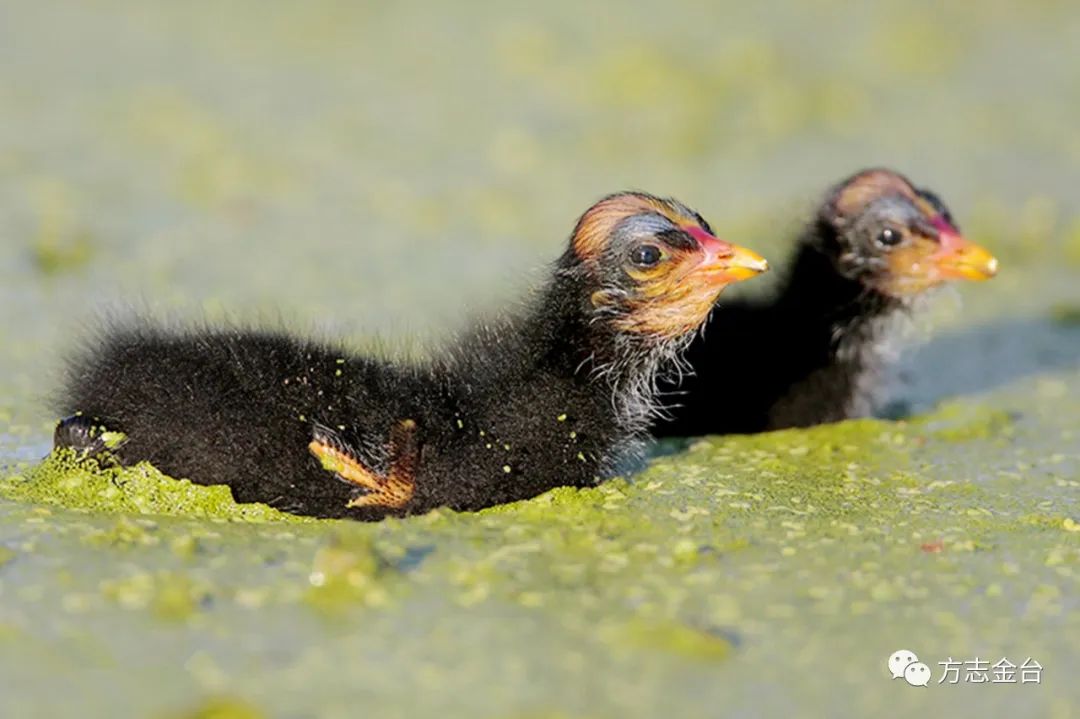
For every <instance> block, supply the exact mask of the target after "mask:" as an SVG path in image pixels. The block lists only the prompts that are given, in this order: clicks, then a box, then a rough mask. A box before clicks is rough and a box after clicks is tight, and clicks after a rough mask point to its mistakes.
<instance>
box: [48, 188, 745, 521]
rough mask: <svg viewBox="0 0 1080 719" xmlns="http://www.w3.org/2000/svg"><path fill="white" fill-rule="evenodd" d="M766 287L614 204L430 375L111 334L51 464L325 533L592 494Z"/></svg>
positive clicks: (337, 354) (719, 244)
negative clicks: (658, 395)
mask: <svg viewBox="0 0 1080 719" xmlns="http://www.w3.org/2000/svg"><path fill="white" fill-rule="evenodd" d="M765 269H766V264H765V261H764V260H763V259H762V258H761V257H759V256H758V255H756V254H754V253H753V252H750V251H749V250H745V249H743V248H740V247H736V246H733V245H731V244H728V243H727V242H724V241H721V240H719V239H717V238H716V237H714V236H713V234H712V231H711V230H710V229H709V226H708V225H707V224H706V223H705V221H704V220H703V219H702V218H701V216H700V215H698V214H697V213H696V212H694V211H693V210H691V209H689V208H688V207H686V206H685V205H683V204H681V203H679V202H677V201H675V200H671V199H660V198H657V197H653V196H651V195H647V194H644V193H621V194H616V195H612V196H610V197H607V198H605V199H603V200H601V201H600V202H599V203H597V204H596V205H594V206H593V207H592V208H591V209H589V210H588V211H587V212H586V213H585V214H584V215H583V216H582V217H581V219H580V220H579V221H578V223H577V226H576V228H575V230H574V232H573V235H572V236H571V238H570V243H569V247H568V248H567V250H566V251H565V253H564V254H563V255H562V257H561V258H560V259H559V260H558V261H557V262H556V264H555V267H554V270H553V272H552V273H551V278H550V280H549V281H548V282H547V283H546V286H545V287H543V288H542V290H541V291H540V292H538V293H537V294H536V295H535V296H534V297H533V298H532V301H531V302H530V304H529V305H528V308H527V309H526V310H524V311H522V312H521V313H520V314H518V315H517V316H512V317H505V318H503V319H501V320H498V321H495V322H493V323H488V324H479V325H477V326H476V327H474V328H473V329H472V330H471V331H469V332H468V333H466V334H465V335H464V336H462V337H461V338H459V339H458V340H457V341H456V342H454V343H452V344H451V345H450V346H449V347H447V348H446V349H445V350H444V351H443V352H440V353H437V355H436V356H437V357H438V359H437V360H434V361H433V362H431V363H429V364H424V365H405V364H401V363H397V362H394V361H390V360H387V359H384V358H380V357H370V356H356V355H354V354H350V353H348V352H346V351H345V350H344V349H342V348H340V347H338V346H335V345H332V344H323V343H319V342H314V341H309V340H305V339H299V338H296V337H292V336H289V335H286V334H281V333H272V332H263V331H248V330H242V329H209V330H186V331H172V330H166V329H161V328H156V327H153V326H149V325H146V324H143V325H136V326H128V327H122V328H117V329H112V330H109V331H107V332H106V333H105V334H104V336H103V337H102V338H101V340H100V342H99V343H98V344H97V345H96V346H95V347H93V348H92V349H91V350H90V351H88V352H85V353H84V354H83V355H82V356H79V357H76V358H75V359H74V360H72V361H71V362H70V371H69V375H68V381H67V385H66V389H65V390H64V391H63V400H62V406H61V410H62V412H63V413H64V414H69V415H72V416H70V417H68V418H67V419H65V420H63V421H62V422H61V423H60V424H59V425H58V427H57V431H56V438H55V444H56V446H57V447H70V448H73V449H75V450H76V451H78V452H80V453H81V454H83V455H84V456H91V455H97V456H98V457H99V458H102V459H103V460H104V458H105V457H109V458H112V459H114V460H115V461H119V462H121V463H123V464H132V463H136V462H141V461H148V462H150V463H152V464H153V465H155V466H156V467H158V468H159V469H160V470H161V471H163V472H164V473H166V474H168V475H171V476H174V477H186V478H189V479H191V480H192V481H194V482H197V483H199V484H208V485H209V484H220V485H228V486H230V487H231V488H232V492H233V495H234V497H235V498H236V500H237V501H239V502H265V503H267V504H269V505H271V506H273V507H276V508H278V509H281V510H284V511H288V512H292V513H297V514H304V515H313V516H318V517H348V518H352V519H359V520H377V519H380V518H383V517H386V516H401V515H407V514H415V513H420V512H425V511H428V510H430V509H432V508H435V507H441V506H446V507H450V508H453V509H457V510H476V509H480V508H483V507H488V506H491V505H494V504H498V503H503V502H509V501H513V500H519V499H525V498H529V497H533V496H535V495H537V494H540V493H542V492H544V491H546V490H548V489H551V488H553V487H556V486H561V485H568V486H578V487H580V486H587V485H592V484H594V483H595V482H596V481H597V480H598V479H600V478H602V477H604V476H605V475H606V474H608V473H609V472H611V471H612V469H613V468H614V467H615V465H616V464H617V463H618V462H619V460H620V459H621V458H623V457H624V456H625V455H626V454H627V453H628V452H632V451H633V450H634V449H635V448H636V447H638V446H639V445H640V443H641V441H642V440H643V439H644V438H645V437H647V430H648V425H649V422H650V420H651V419H652V417H653V414H654V412H655V411H656V401H655V384H656V381H657V378H658V377H659V376H660V375H661V374H663V373H664V372H667V371H671V370H673V368H674V367H675V365H676V362H677V361H678V359H677V358H678V356H679V354H680V352H681V351H682V350H683V349H684V348H685V347H686V345H687V344H688V343H689V342H690V340H691V339H692V337H693V336H694V333H695V332H696V331H697V329H698V328H699V326H700V325H701V323H702V322H703V321H704V320H705V318H706V317H707V316H708V314H709V312H710V310H711V309H712V307H713V304H714V302H715V301H716V298H717V296H718V295H719V294H720V292H721V290H722V289H723V288H724V287H725V286H726V285H727V284H729V283H731V282H737V281H739V280H743V279H746V278H749V277H751V276H753V275H756V274H758V273H760V272H762V271H763V270H765Z"/></svg>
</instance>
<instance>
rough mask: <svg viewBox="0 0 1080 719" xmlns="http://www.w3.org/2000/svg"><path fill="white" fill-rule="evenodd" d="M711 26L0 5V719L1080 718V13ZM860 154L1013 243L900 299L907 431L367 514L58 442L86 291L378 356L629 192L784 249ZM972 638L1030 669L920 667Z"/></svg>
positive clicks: (577, 13)
mask: <svg viewBox="0 0 1080 719" xmlns="http://www.w3.org/2000/svg"><path fill="white" fill-rule="evenodd" d="M710 7H711V9H709V10H707V11H706V10H700V9H697V8H692V7H691V6H689V5H688V6H686V7H682V8H680V7H671V6H670V5H669V4H664V6H663V7H662V8H661V7H660V6H654V5H652V4H650V3H647V2H631V3H620V4H618V6H617V7H615V6H608V5H604V4H600V5H595V4H594V5H590V6H589V7H588V8H582V7H579V6H577V5H573V6H571V5H567V4H565V3H559V2H556V3H548V4H545V6H544V7H543V8H533V9H530V10H529V12H528V13H526V12H524V11H520V12H519V11H516V10H512V9H503V10H501V11H500V12H498V13H495V12H493V11H492V10H491V9H490V8H488V7H484V6H482V5H481V4H473V3H456V4H454V6H453V8H451V7H450V6H447V7H445V8H444V7H442V6H429V5H419V4H412V3H404V4H402V3H398V4H395V5H393V6H392V7H385V8H374V7H372V8H364V7H360V6H356V5H351V4H350V5H346V4H337V3H330V2H325V3H322V2H320V3H315V4H307V5H304V6H303V7H301V6H296V5H290V4H285V3H259V4H257V6H256V4H254V3H238V4H237V3H233V4H230V5H228V6H227V7H219V6H218V5H217V4H214V5H213V6H211V4H209V3H206V4H201V3H194V4H192V3H188V4H184V5H176V4H162V5H146V4H134V3H128V2H121V1H120V0H109V1H107V2H104V3H98V4H96V5H95V7H94V8H93V9H80V8H76V7H70V6H68V7H64V6H60V5H50V4H47V3H37V4H29V3H26V4H21V5H19V4H14V5H11V6H9V7H5V8H4V9H3V10H0V18H2V20H3V21H2V22H0V59H2V60H3V62H2V63H0V107H2V108H3V113H4V118H5V122H4V123H0V193H2V196H3V197H4V198H5V203H4V204H5V206H6V208H7V212H5V213H0V235H2V236H3V238H4V241H2V242H0V299H2V300H3V302H0V466H4V467H6V468H7V469H6V470H5V471H3V472H2V474H3V475H5V476H6V478H5V479H4V480H2V482H0V716H20V717H21V716H133V717H155V718H156V717H169V718H173V717H177V718H179V717H184V718H185V719H186V718H194V717H230V718H239V717H278V716H281V717H306V716H320V717H323V716H328V717H334V716H341V717H352V716H358V715H372V716H376V715H377V716H381V717H394V716H401V717H425V716H470V717H499V718H500V719H501V718H507V717H509V718H513V719H524V718H526V717H528V718H540V717H545V718H553V717H574V718H584V717H638V716H640V717H652V716H688V717H689V716H815V715H819V716H830V717H834V716H857V717H865V716H901V715H902V716H939V715H945V714H946V713H948V714H951V715H956V716H966V715H975V714H978V715H981V716H1051V717H1071V716H1075V715H1077V714H1078V713H1080V690H1078V688H1077V686H1078V685H1077V684H1076V682H1075V681H1074V680H1073V677H1075V675H1076V673H1077V671H1080V653H1078V651H1077V649H1076V645H1077V637H1080V611H1078V610H1080V607H1078V606H1077V605H1078V597H1080V586H1078V584H1080V561H1078V560H1080V503H1078V501H1077V497H1078V490H1080V437H1078V434H1077V433H1078V432H1080V362H1078V359H1077V358H1078V357H1080V327H1078V325H1077V323H1076V322H1075V319H1074V316H1075V314H1076V311H1075V308H1076V307H1077V306H1080V297H1078V296H1077V294H1076V289H1075V279H1074V278H1075V276H1076V272H1077V270H1078V268H1080V204H1078V202H1080V199H1078V197H1077V195H1076V193H1075V188H1076V187H1077V186H1080V135H1078V134H1077V128H1076V124H1075V112H1074V110H1075V106H1076V102H1077V101H1078V99H1080V98H1077V97H1075V93H1072V94H1070V90H1069V88H1075V87H1080V76H1078V73H1080V63H1078V62H1073V61H1071V59H1070V55H1071V56H1072V59H1075V52H1074V51H1073V50H1071V48H1073V47H1075V42H1072V41H1071V39H1070V38H1072V37H1074V36H1075V35H1076V33H1077V31H1078V29H1080V14H1078V13H1077V11H1076V10H1075V8H1073V7H1072V6H1071V5H1070V4H1068V3H1058V2H1052V1H1049V0H1047V1H1045V2H1037V3H1028V4H1023V5H1021V4H1016V5H1015V6H1013V5H1010V4H1007V3H997V4H992V5H989V6H986V7H985V8H983V9H982V10H981V11H980V12H979V13H978V14H973V13H972V12H971V11H970V9H967V8H966V7H963V6H960V5H957V6H956V7H955V8H954V7H950V8H948V9H945V10H938V9H935V7H934V5H932V4H930V3H919V2H916V3H911V2H905V3H899V2H896V3H877V4H874V5H873V6H872V7H865V8H862V9H859V10H858V11H857V12H856V11H854V10H853V9H852V7H851V6H850V5H849V4H846V3H833V2H822V3H815V4H808V5H806V6H798V7H793V6H791V5H790V4H779V3H776V4H772V3H764V4H762V3H756V4H742V3H716V4H713V5H712V6H710ZM658 18H662V20H663V21H662V22H660V21H658ZM1017 107H1022V108H1023V111H1022V112H1021V111H1018V110H1017ZM870 163H874V164H876V163H883V164H894V165H896V166H898V167H899V168H900V169H902V170H905V171H908V172H910V174H911V175H912V176H913V177H914V178H915V179H916V180H917V181H925V182H927V184H929V185H930V186H931V187H933V188H934V189H936V190H939V191H940V192H941V194H942V195H943V196H944V197H945V198H946V200H947V201H948V202H949V204H950V206H951V207H952V209H953V210H954V213H955V214H956V215H957V217H958V218H959V220H960V223H961V225H962V226H963V227H964V229H965V231H966V232H967V233H968V234H969V235H970V236H972V238H973V239H977V240H979V241H980V242H982V243H984V244H986V245H987V246H989V247H991V248H992V249H993V250H994V251H995V253H997V254H998V255H999V256H1000V258H1001V260H1002V265H1003V271H1002V275H1001V276H1000V277H999V278H997V279H995V280H994V281H993V282H992V283H989V284H985V285H980V286H967V287H962V288H960V290H959V293H958V294H960V295H962V298H963V303H962V305H961V304H960V303H958V302H956V301H955V299H951V298H955V296H956V294H957V293H954V294H952V295H949V294H947V295H946V297H944V298H943V299H942V301H941V302H939V303H938V309H937V310H936V311H934V312H932V313H931V315H930V316H929V317H928V318H926V319H925V320H924V321H921V322H919V323H918V325H917V331H916V333H915V335H916V336H915V337H914V338H912V339H914V340H922V343H921V344H920V345H919V346H918V347H916V348H915V349H913V350H911V351H909V352H908V353H907V354H906V355H905V357H904V361H903V363H902V366H901V367H900V371H899V374H900V381H899V382H898V384H897V386H896V388H895V389H894V391H893V393H892V396H893V397H894V400H895V401H894V402H893V403H892V404H891V405H890V408H889V411H888V415H889V416H892V417H902V418H904V419H900V420H893V421H887V420H865V421H858V422H849V423H843V424H839V425H834V426H830V427H821V428H815V429H811V430H804V431H786V432H779V433H772V434H767V435H760V436H755V437H718V438H706V439H702V440H696V441H690V442H668V443H665V444H664V445H662V446H660V447H658V448H657V451H656V452H655V455H656V456H655V458H654V459H653V461H651V462H650V463H649V465H648V466H647V467H646V468H645V469H644V470H643V471H641V472H639V473H636V474H633V475H632V476H629V477H626V478H621V479H615V480H612V481H610V482H607V483H605V484H603V485H601V486H599V487H597V488H595V489H590V490H583V491H578V490H567V489H563V490H556V491H554V492H551V493H549V494H547V495H544V496H542V497H539V498H537V499H535V500H532V501H529V502H521V503H517V504H513V505H509V506H506V507H498V508H493V509H491V510H488V511H485V512H481V513H477V514H455V513H452V512H446V511H440V512H435V513H433V514H431V515H427V516H424V517H417V518H411V519H408V520H391V521H387V522H383V523H380V524H376V525H357V524H350V523H342V522H316V521H299V520H297V519H296V518H293V517H289V516H286V515H282V514H280V513H277V512H275V511H273V510H271V509H269V508H267V507H262V506H258V505H237V504H235V503H233V502H232V501H231V499H230V497H229V496H228V493H227V491H225V490H224V489H222V488H207V487H199V486H196V485H192V484H190V483H187V482H183V481H177V480H174V479H172V478H167V477H164V476H163V475H161V474H160V473H159V472H157V471H156V470H154V469H153V468H152V467H149V466H145V465H143V466H139V467H135V468H131V469H123V470H119V469H113V470H106V471H98V472H95V471H90V470H87V469H86V468H78V467H74V466H73V465H72V464H71V463H70V462H69V461H67V460H65V459H64V458H51V459H49V460H47V461H46V462H45V463H44V464H41V463H39V460H40V459H41V457H43V456H44V455H45V454H46V452H47V450H48V446H49V438H50V435H51V431H52V422H53V421H54V420H55V418H54V417H52V416H51V415H50V413H49V411H48V409H47V403H46V400H45V398H46V396H47V395H48V393H49V392H50V391H51V390H52V388H53V387H54V386H55V382H56V376H57V369H58V367H59V365H60V362H59V359H58V358H59V356H60V355H61V354H62V353H63V352H64V351H66V350H67V349H68V348H70V347H71V346H72V344H73V343H74V341H75V338H77V337H80V336H85V334H86V332H87V331H88V329H87V328H88V326H89V325H91V324H92V317H93V314H94V312H95V311H96V308H101V307H110V306H112V307H115V304H114V303H116V302H118V301H119V302H120V303H121V304H122V309H120V310H115V309H114V310H113V311H114V312H119V313H120V314H123V313H124V312H127V311H129V310H127V309H123V307H130V306H131V305H134V306H135V307H142V306H148V307H150V308H152V309H153V310H155V311H156V312H158V313H161V314H177V315H180V316H184V317H192V316H203V315H209V316H210V317H222V316H226V315H229V316H236V315H239V316H241V317H244V318H261V319H263V320H266V321H273V322H280V321H282V320H281V319H280V318H279V317H278V316H277V314H278V313H279V312H280V314H282V315H284V316H285V320H284V322H285V323H286V324H289V325H290V326H294V327H297V328H299V329H305V330H307V329H310V330H312V331H315V332H322V333H333V334H345V335H348V336H350V337H353V338H354V339H355V341H356V343H357V344H366V343H369V342H371V341H378V342H382V343H386V342H394V343H398V342H401V341H403V340H402V338H408V337H411V336H413V335H414V334H417V333H421V332H422V331H423V332H428V331H430V333H439V332H445V331H447V327H448V326H453V325H456V324H457V323H459V322H460V321H461V317H463V316H464V315H465V314H466V313H467V309H466V306H468V305H472V306H473V307H474V308H475V307H476V306H478V305H483V306H489V307H488V308H489V309H490V305H491V304H493V303H494V304H496V305H498V304H502V303H504V302H506V301H508V300H507V299H506V298H509V297H510V296H511V295H512V294H515V293H518V292H520V286H521V285H522V284H524V283H526V282H527V279H526V277H527V272H526V270H527V269H528V268H529V267H530V266H539V265H541V264H542V263H543V262H545V261H547V260H548V259H550V258H551V257H553V256H554V255H555V253H556V252H558V251H559V250H560V249H561V243H562V241H563V238H564V237H565V235H566V233H567V232H568V231H569V229H570V225H571V224H572V221H573V218H574V216H575V215H576V213H578V212H580V211H581V210H582V209H584V207H585V206H586V205H588V203H589V202H590V201H591V200H592V199H594V198H595V197H597V196H598V195H600V194H603V193H605V192H608V191H611V190H614V189H619V188H622V187H626V186H636V187H642V188H646V189H650V190H655V191H660V192H669V193H671V194H675V195H677V196H679V197H681V198H683V199H685V200H686V201H688V202H690V203H691V204H693V205H695V206H696V207H698V208H699V209H700V210H701V211H702V212H703V213H704V214H705V216H706V217H708V218H709V219H710V221H711V222H712V224H713V225H714V226H715V227H716V228H717V230H718V231H719V232H720V234H721V235H722V236H725V237H727V238H729V239H731V240H733V241H738V242H740V243H742V244H747V245H750V246H752V247H755V248H757V249H760V250H761V251H762V252H763V253H764V254H766V255H767V256H769V257H770V258H773V257H782V256H783V254H784V252H785V247H786V245H785V244H784V238H785V232H787V231H788V228H790V227H793V226H795V225H796V224H797V222H798V220H799V218H800V216H801V215H802V214H803V213H804V211H805V208H806V207H807V203H808V202H810V201H811V198H813V197H814V196H815V195H816V193H818V192H820V190H821V189H822V187H823V186H824V185H825V184H827V183H828V182H831V181H832V180H833V179H835V178H837V177H839V176H841V175H842V174H845V173H847V172H850V171H851V170H853V169H855V168H857V167H859V166H861V165H864V164H870ZM774 264H779V263H774ZM508 270H509V271H508ZM767 282H768V280H766V279H763V280H759V281H757V282H756V283H750V284H748V285H747V286H746V288H745V291H750V292H753V291H758V290H760V288H761V287H763V286H765V285H766V284H767ZM752 284H758V285H759V287H758V288H754V287H752V286H751V285H752ZM742 289H743V288H740V290H738V291H742ZM732 294H734V292H733V293H732ZM493 298H498V299H497V300H496V299H493ZM931 320H932V321H931ZM402 323H404V324H402ZM931 325H932V326H934V327H935V328H936V329H935V331H934V333H933V334H932V335H930V334H929V329H928V328H929V327H930V326H931ZM376 331H377V332H381V333H382V334H383V335H384V337H383V339H377V340H373V335H372V333H373V332H376ZM403 349H404V350H408V351H413V348H410V347H403ZM415 351H418V352H422V351H424V350H423V348H422V347H421V348H418V349H416V350H415ZM900 648H904V649H909V650H911V651H914V652H915V653H917V654H918V655H919V657H920V658H921V659H922V661H924V662H926V663H927V664H929V665H930V666H931V669H932V670H933V672H934V677H933V681H932V682H931V684H930V686H928V687H926V688H913V687H910V686H907V685H906V684H904V683H903V682H901V681H893V680H891V679H890V678H889V673H888V670H887V668H886V665H885V661H886V659H887V657H888V656H889V654H891V653H892V652H893V651H895V650H897V649H900ZM976 656H977V657H980V658H982V659H986V660H989V661H990V662H995V661H997V660H998V659H1000V658H1002V657H1007V658H1009V659H1010V660H1011V661H1013V662H1014V663H1016V664H1020V663H1021V662H1023V661H1024V660H1025V659H1026V658H1027V657H1032V658H1034V659H1036V660H1038V661H1039V662H1040V663H1041V664H1042V666H1043V667H1044V671H1043V676H1042V683H1041V684H1040V685H1033V684H1027V685H1020V684H1009V685H1005V684H985V685H979V684H970V683H966V682H961V683H959V684H956V685H950V684H947V683H946V684H938V683H937V680H938V679H939V678H940V676H941V669H942V668H941V667H940V666H938V664H937V662H941V661H945V660H946V659H947V658H949V657H952V658H954V659H965V660H971V659H974V658H975V657H976Z"/></svg>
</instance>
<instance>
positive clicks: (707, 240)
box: [682, 225, 734, 257]
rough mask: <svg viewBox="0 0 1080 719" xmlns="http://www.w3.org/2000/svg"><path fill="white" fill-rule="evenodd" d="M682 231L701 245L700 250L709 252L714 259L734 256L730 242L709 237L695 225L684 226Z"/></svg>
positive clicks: (712, 236)
mask: <svg viewBox="0 0 1080 719" xmlns="http://www.w3.org/2000/svg"><path fill="white" fill-rule="evenodd" d="M682 229H683V231H684V232H685V233H686V234H688V235H690V236H691V237H693V238H694V239H695V240H697V243H698V244H699V245H701V249H703V250H705V251H706V252H709V253H710V254H712V255H713V256H714V257H728V256H730V255H732V254H734V250H732V248H731V243H730V242H724V241H723V240H721V239H720V238H719V237H715V236H714V235H710V234H709V233H708V232H706V231H705V230H703V229H702V228H700V227H698V226H697V225H689V226H684V227H683V228H682Z"/></svg>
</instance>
